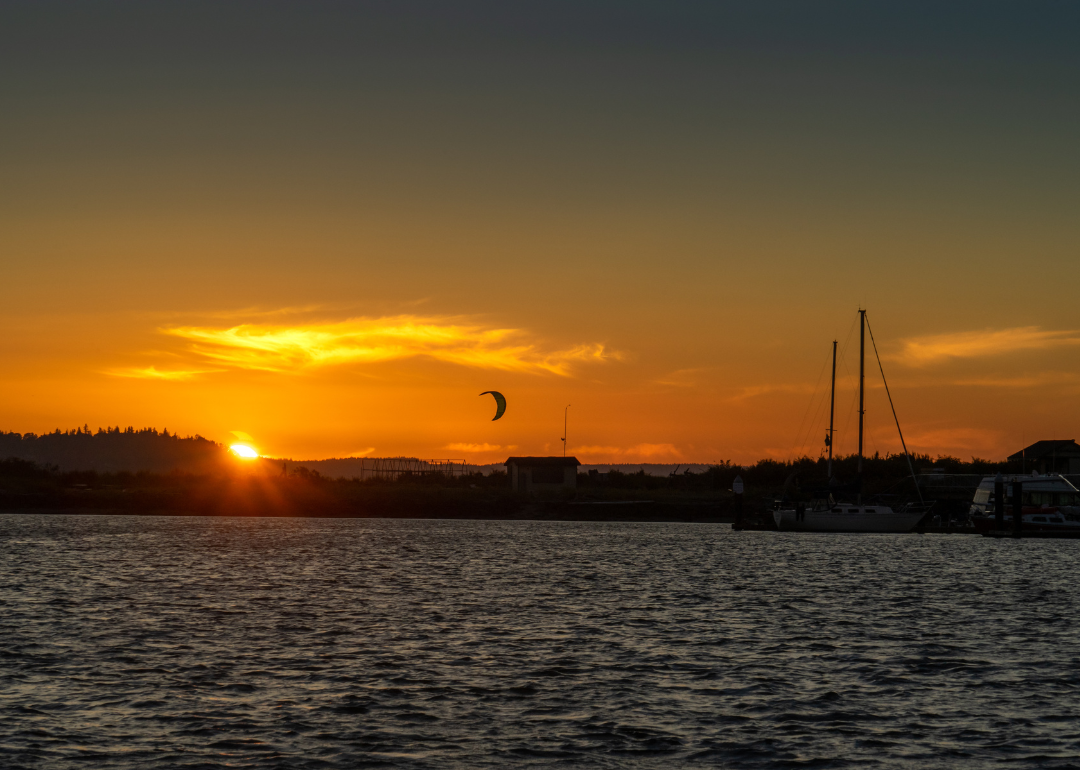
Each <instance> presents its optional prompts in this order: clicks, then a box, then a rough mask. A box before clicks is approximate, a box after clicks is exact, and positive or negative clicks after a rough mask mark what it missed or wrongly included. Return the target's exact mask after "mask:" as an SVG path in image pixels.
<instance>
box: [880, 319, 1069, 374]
mask: <svg viewBox="0 0 1080 770" xmlns="http://www.w3.org/2000/svg"><path fill="white" fill-rule="evenodd" d="M901 345H902V347H901V350H900V353H899V354H898V355H896V356H893V358H894V359H896V360H899V361H900V362H902V363H905V364H907V365H909V366H926V365H927V364H934V363H939V362H941V361H946V360H950V359H955V358H981V357H987V356H997V355H1002V354H1004V353H1015V352H1017V351H1021V350H1047V349H1050V348H1058V347H1065V346H1071V345H1080V331H1076V330H1062V331H1050V330H1044V329H1042V328H1040V327H1038V326H1017V327H1013V328H1011V329H986V330H983V331H974V332H956V333H953V334H933V335H928V336H925V337H912V338H910V339H906V340H903V341H902V343H901Z"/></svg>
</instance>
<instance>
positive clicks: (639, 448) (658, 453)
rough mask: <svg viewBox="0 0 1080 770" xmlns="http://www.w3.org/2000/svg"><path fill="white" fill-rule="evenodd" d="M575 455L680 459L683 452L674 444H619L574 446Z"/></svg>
mask: <svg viewBox="0 0 1080 770" xmlns="http://www.w3.org/2000/svg"><path fill="white" fill-rule="evenodd" d="M572 449H573V450H574V456H575V457H578V458H579V459H580V458H581V457H588V458H595V457H598V456H601V457H605V458H606V457H618V458H620V459H623V460H641V459H643V458H644V459H655V458H660V457H665V458H673V459H678V458H681V457H682V456H683V455H682V452H680V451H679V450H678V448H676V446H675V445H674V444H637V445H636V446H632V447H617V446H581V447H572Z"/></svg>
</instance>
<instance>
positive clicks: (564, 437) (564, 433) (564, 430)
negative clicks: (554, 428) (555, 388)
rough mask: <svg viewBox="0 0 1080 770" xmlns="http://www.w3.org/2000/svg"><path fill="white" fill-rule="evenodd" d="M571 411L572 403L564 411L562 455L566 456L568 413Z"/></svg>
mask: <svg viewBox="0 0 1080 770" xmlns="http://www.w3.org/2000/svg"><path fill="white" fill-rule="evenodd" d="M569 411H570V404H567V405H566V408H565V409H563V412H562V456H563V457H566V414H567V412H569Z"/></svg>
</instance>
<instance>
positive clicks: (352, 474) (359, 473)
mask: <svg viewBox="0 0 1080 770" xmlns="http://www.w3.org/2000/svg"><path fill="white" fill-rule="evenodd" d="M377 459H379V458H374V457H335V458H332V459H329V460H288V461H285V460H278V461H277V462H287V463H288V466H289V467H290V468H291V467H294V466H299V467H302V468H307V469H308V470H312V471H318V472H319V473H320V474H321V475H323V476H326V477H327V478H331V479H352V478H361V477H364V476H365V475H366V473H365V471H366V469H370V468H372V467H373V466H374V463H375V461H376V460H377ZM468 467H469V470H470V471H475V472H477V473H483V474H484V475H485V476H486V475H488V474H490V473H492V472H493V471H500V472H501V471H505V470H506V466H505V465H502V464H501V463H488V464H486V465H470V466H468ZM711 467H712V464H707V463H690V464H686V463H682V464H676V463H668V464H664V463H615V464H611V463H606V464H600V465H582V466H581V467H580V468H578V472H579V473H588V472H589V471H590V470H597V471H600V472H601V473H607V472H608V471H612V470H615V471H621V472H622V473H637V472H638V471H642V470H643V471H645V474H646V475H647V476H668V475H670V474H671V473H672V472H674V471H675V470H676V469H678V473H679V475H682V474H683V473H685V472H686V471H687V470H689V471H690V472H691V473H704V472H705V471H707V470H708V469H709V468H711Z"/></svg>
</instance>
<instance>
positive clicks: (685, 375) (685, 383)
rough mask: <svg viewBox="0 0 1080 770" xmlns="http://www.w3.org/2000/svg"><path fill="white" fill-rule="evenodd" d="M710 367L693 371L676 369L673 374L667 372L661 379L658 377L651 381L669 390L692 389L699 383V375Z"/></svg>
mask: <svg viewBox="0 0 1080 770" xmlns="http://www.w3.org/2000/svg"><path fill="white" fill-rule="evenodd" d="M710 368H711V367H700V368H695V369H676V370H675V371H673V372H668V373H667V374H665V375H663V376H662V377H658V378H657V379H655V380H653V382H654V383H656V384H657V385H666V386H667V387H669V388H692V387H694V386H696V385H697V384H698V382H699V381H700V379H701V377H700V375H701V373H702V372H705V371H708V370H709V369H710Z"/></svg>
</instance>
